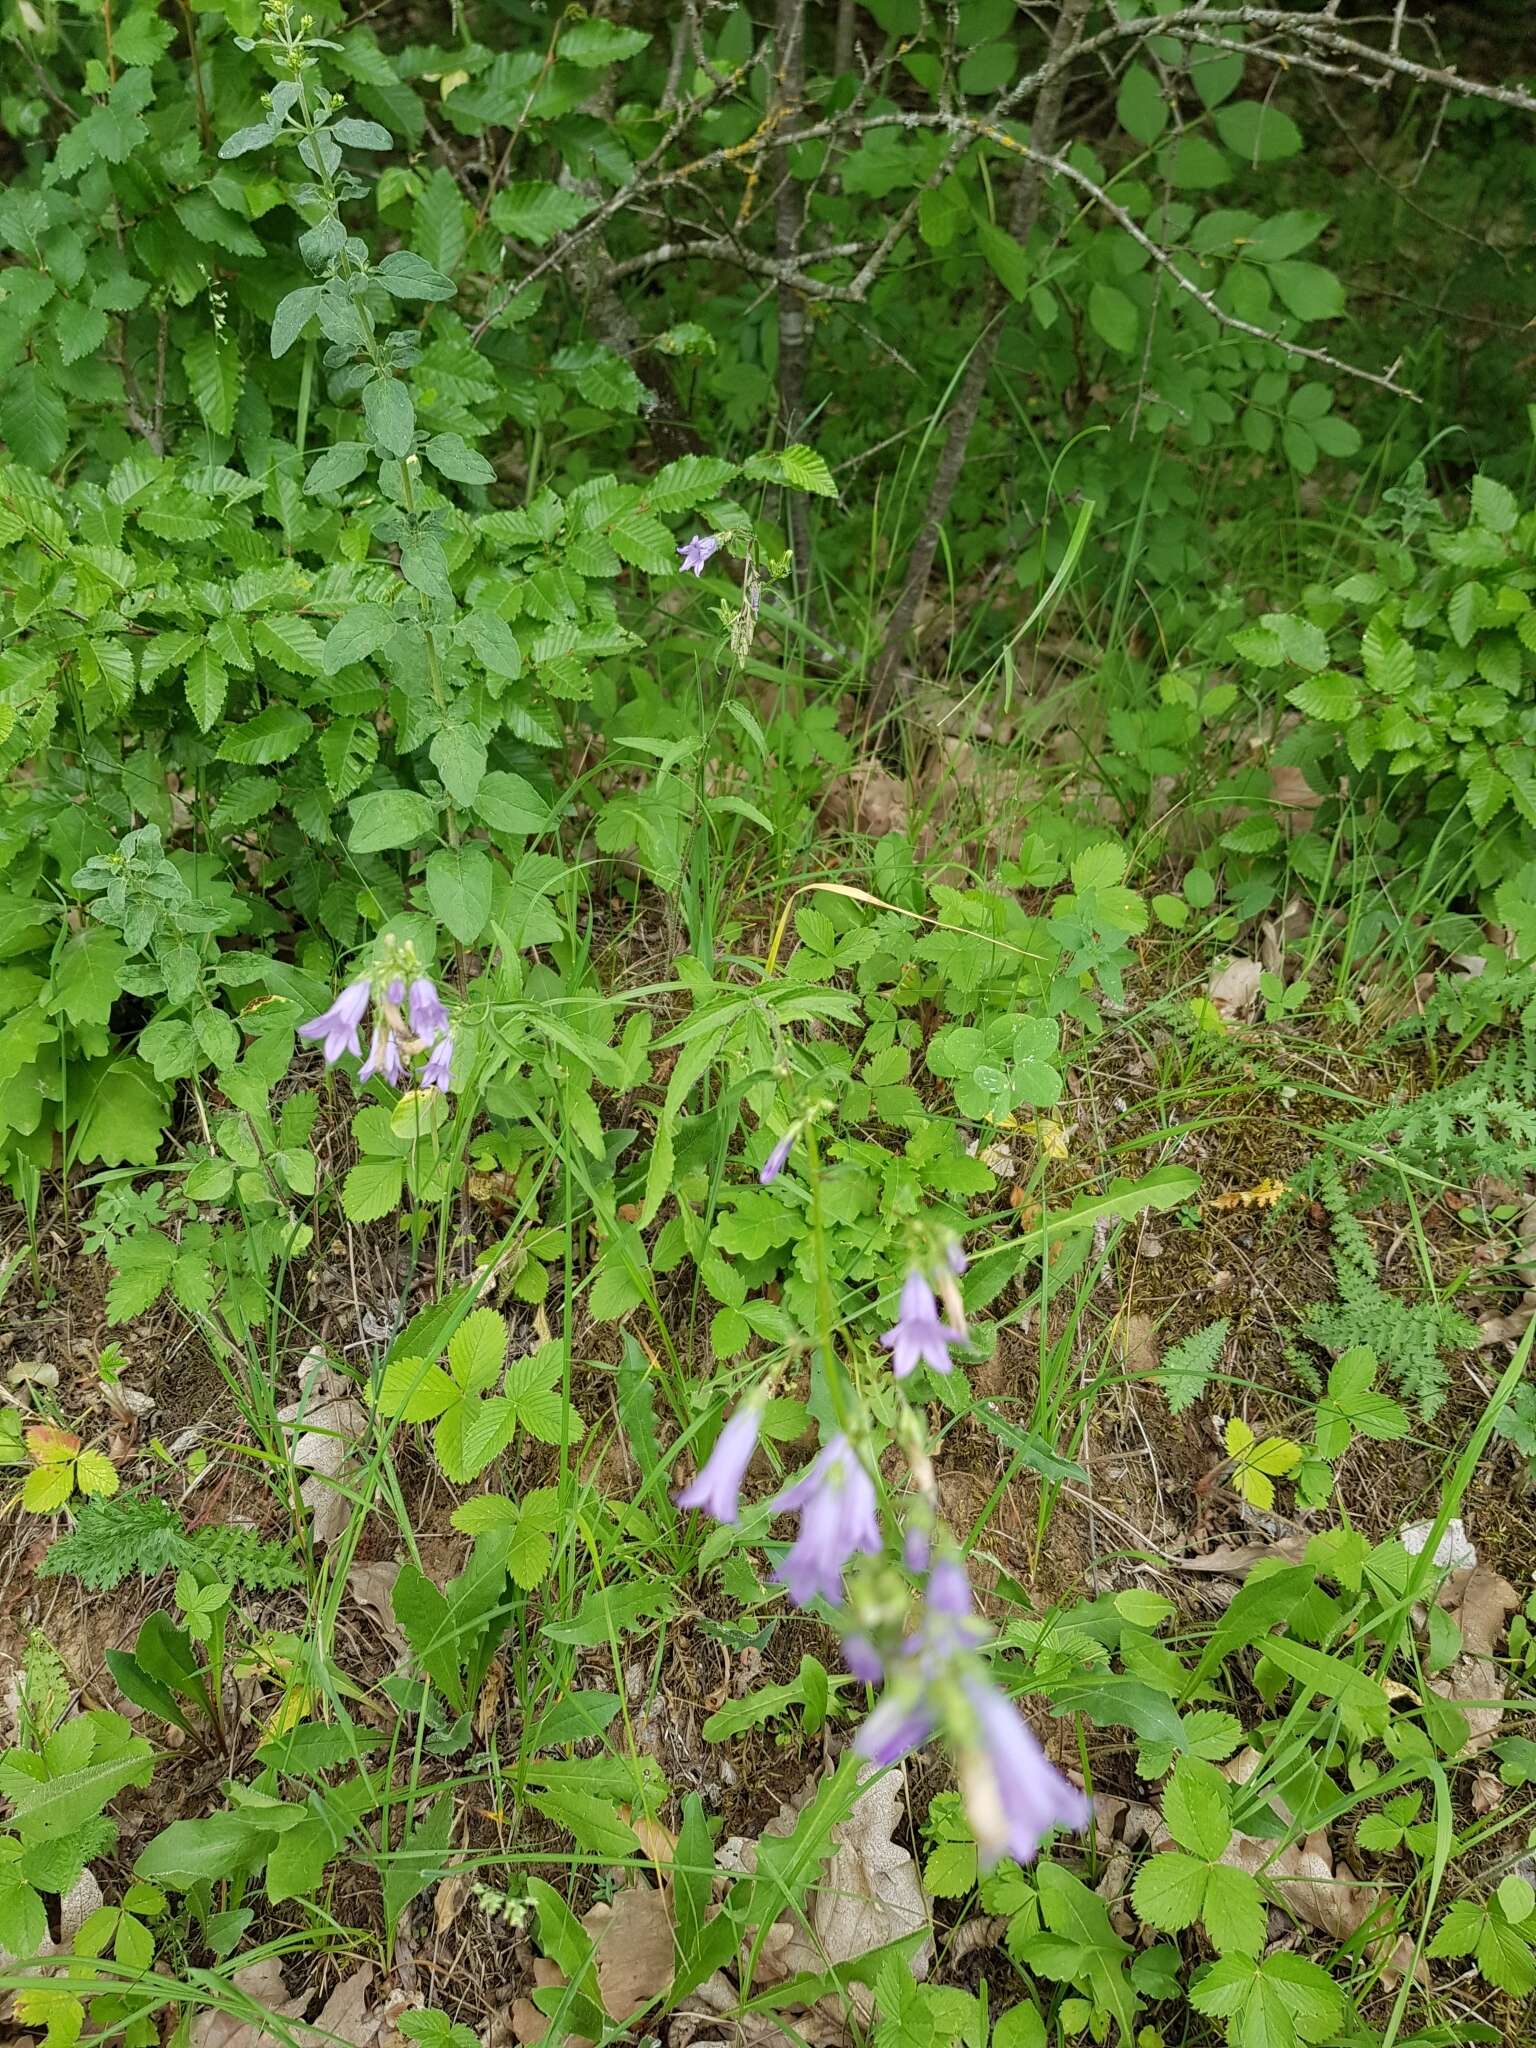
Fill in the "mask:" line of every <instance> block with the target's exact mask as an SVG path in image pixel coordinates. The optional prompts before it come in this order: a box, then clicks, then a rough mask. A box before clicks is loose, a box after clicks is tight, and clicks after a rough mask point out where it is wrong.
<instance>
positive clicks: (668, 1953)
mask: <svg viewBox="0 0 1536 2048" xmlns="http://www.w3.org/2000/svg"><path fill="white" fill-rule="evenodd" d="M581 1924H582V1926H583V1927H585V1929H586V1930H587V1932H588V1934H590V1935H591V1937H592V1940H593V1942H594V1944H595V1946H596V1952H597V1953H596V1963H597V1991H598V1996H599V1998H600V1999H601V2000H602V2004H603V2010H604V2012H606V2013H607V2015H608V2017H609V2019H611V2020H614V2021H616V2022H617V2023H618V2024H619V2025H622V2024H623V2023H624V2022H625V2021H626V2020H628V2019H629V2018H630V2017H631V2016H632V2015H633V2014H634V2013H637V2012H639V2011H640V2009H641V2007H642V2006H646V2005H649V2004H650V2002H651V2000H652V1999H653V1998H659V1997H660V1996H661V1994H662V1993H663V1992H664V1991H665V1990H666V1989H667V1987H668V1985H669V1984H670V1983H671V1982H672V1979H673V1976H674V1975H675V1973H676V1969H677V1945H676V1943H675V1942H674V1940H673V1938H672V1914H671V1911H670V1909H669V1907H668V1904H667V1896H666V1893H665V1892H661V1891H657V1890H656V1889H655V1887H654V1886H652V1885H648V1884H632V1885H626V1886H625V1888H624V1889H623V1891H621V1892H617V1893H616V1894H615V1895H614V1900H613V1903H612V1905H611V1906H609V1905H599V1906H594V1907H593V1908H592V1910H591V1912H590V1913H588V1914H587V1916H586V1918H585V1919H584V1920H583V1921H582V1923H581Z"/></svg>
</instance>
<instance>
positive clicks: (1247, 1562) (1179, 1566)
mask: <svg viewBox="0 0 1536 2048" xmlns="http://www.w3.org/2000/svg"><path fill="white" fill-rule="evenodd" d="M1307 1542H1308V1539H1307V1537H1305V1536H1282V1537H1280V1538H1279V1539H1278V1540H1277V1541H1275V1542H1274V1543H1229V1544H1225V1545H1223V1546H1222V1548H1221V1549H1219V1550H1207V1551H1203V1552H1202V1553H1201V1555H1200V1556H1199V1557H1170V1558H1169V1560H1168V1562H1169V1564H1171V1565H1172V1566H1173V1568H1174V1569H1175V1571H1181V1572H1211V1573H1214V1574H1219V1575H1223V1576H1230V1577H1232V1578H1236V1579H1241V1578H1244V1577H1246V1576H1247V1574H1248V1573H1249V1572H1251V1571H1252V1570H1253V1567H1254V1566H1255V1565H1256V1564H1263V1563H1265V1562H1267V1560H1268V1559H1270V1558H1272V1557H1278V1558H1280V1559H1281V1560H1282V1561H1283V1562H1284V1563H1286V1564H1300V1563H1301V1561H1302V1559H1303V1557H1304V1556H1305V1555H1306V1549H1307Z"/></svg>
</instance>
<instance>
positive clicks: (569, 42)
mask: <svg viewBox="0 0 1536 2048" xmlns="http://www.w3.org/2000/svg"><path fill="white" fill-rule="evenodd" d="M650 40H651V38H650V35H649V34H648V33H647V31H646V30H645V29H642V28H622V27H620V25H619V24H618V23H617V22H615V21H603V20H600V19H598V18H597V17H595V16H587V17H584V18H583V19H582V20H580V21H577V22H576V23H574V24H573V25H572V26H571V27H570V28H568V29H567V30H566V31H565V33H564V34H563V35H562V36H561V38H560V55H561V56H562V57H563V58H564V59H565V61H566V63H567V64H579V65H580V66H581V67H582V69H583V70H585V71H595V70H597V69H599V68H600V67H601V66H602V65H604V64H619V63H622V62H623V60H624V59H625V58H626V57H634V56H638V54H639V53H640V51H641V50H643V49H644V48H645V47H646V45H647V44H648V43H649V42H650Z"/></svg>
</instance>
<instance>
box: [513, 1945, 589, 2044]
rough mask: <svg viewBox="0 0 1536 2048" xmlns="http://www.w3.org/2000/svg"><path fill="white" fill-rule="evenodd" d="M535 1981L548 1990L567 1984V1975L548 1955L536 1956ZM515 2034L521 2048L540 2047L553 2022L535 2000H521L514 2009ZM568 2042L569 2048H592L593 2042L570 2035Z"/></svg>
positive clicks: (580, 2036)
mask: <svg viewBox="0 0 1536 2048" xmlns="http://www.w3.org/2000/svg"><path fill="white" fill-rule="evenodd" d="M533 1981H534V1984H535V1985H536V1986H537V1988H538V1989H539V1990H541V1991H543V1990H547V1989H548V1988H549V1987H550V1986H552V1985H556V1984H564V1982H565V1972H564V1971H563V1970H562V1969H561V1968H560V1965H559V1964H558V1963H552V1962H551V1961H550V1959H549V1957H548V1956H535V1957H534V1959H533ZM512 2031H513V2033H514V2034H515V2035H516V2037H517V2040H518V2043H519V2048H539V2043H540V2042H541V2041H542V2040H543V2039H544V2038H545V2036H546V2035H547V2034H548V2032H549V2021H548V2020H547V2019H546V2018H545V2016H544V2014H543V2013H541V2012H540V2011H539V2008H538V2007H537V2006H536V2005H535V2004H534V2002H533V2000H532V1999H531V1998H519V1999H517V2000H516V2001H515V2002H514V2003H513V2007H512ZM564 2039H565V2042H566V2043H568V2044H569V2048H592V2043H591V2042H590V2041H589V2040H587V2039H586V2037H585V2036H584V2035H581V2034H567V2035H565V2037H564Z"/></svg>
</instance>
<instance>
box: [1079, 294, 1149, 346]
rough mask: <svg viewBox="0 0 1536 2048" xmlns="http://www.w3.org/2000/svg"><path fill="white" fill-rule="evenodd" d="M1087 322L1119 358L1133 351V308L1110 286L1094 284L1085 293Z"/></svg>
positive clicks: (1134, 329) (1134, 324)
mask: <svg viewBox="0 0 1536 2048" xmlns="http://www.w3.org/2000/svg"><path fill="white" fill-rule="evenodd" d="M1088 318H1089V320H1090V322H1091V323H1092V326H1093V330H1094V332H1095V334H1097V335H1098V337H1099V339H1100V340H1101V341H1103V342H1106V343H1107V344H1108V345H1109V347H1110V348H1112V349H1115V350H1117V351H1118V353H1119V354H1121V355H1123V356H1128V355H1130V354H1131V352H1132V351H1133V350H1134V349H1135V346H1136V333H1137V327H1138V324H1139V323H1138V320H1137V314H1136V308H1135V306H1134V305H1133V304H1132V303H1131V301H1130V300H1129V299H1128V298H1127V297H1126V295H1125V293H1124V292H1122V291H1119V290H1117V289H1116V287H1115V286H1114V285H1112V284H1096V285H1095V286H1094V287H1093V289H1092V291H1090V292H1089V294H1088Z"/></svg>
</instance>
